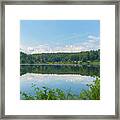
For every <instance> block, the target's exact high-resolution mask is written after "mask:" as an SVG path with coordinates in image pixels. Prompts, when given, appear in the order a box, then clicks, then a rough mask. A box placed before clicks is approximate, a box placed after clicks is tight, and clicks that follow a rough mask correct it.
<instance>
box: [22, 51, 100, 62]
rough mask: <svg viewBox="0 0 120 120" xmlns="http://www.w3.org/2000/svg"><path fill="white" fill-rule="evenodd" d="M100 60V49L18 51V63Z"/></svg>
mask: <svg viewBox="0 0 120 120" xmlns="http://www.w3.org/2000/svg"><path fill="white" fill-rule="evenodd" d="M86 62H87V63H90V62H94V63H95V62H98V63H99V62H100V49H98V50H91V51H82V52H77V53H40V54H26V53H23V52H20V64H81V63H86Z"/></svg>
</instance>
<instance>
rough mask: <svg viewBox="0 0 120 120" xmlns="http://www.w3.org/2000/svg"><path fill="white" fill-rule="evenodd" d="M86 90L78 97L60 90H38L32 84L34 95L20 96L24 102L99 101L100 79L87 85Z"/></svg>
mask: <svg viewBox="0 0 120 120" xmlns="http://www.w3.org/2000/svg"><path fill="white" fill-rule="evenodd" d="M87 86H88V87H89V89H88V90H83V91H82V92H81V93H80V95H74V94H72V93H71V92H70V91H69V92H67V93H65V92H64V91H62V90H60V89H58V88H57V89H50V88H47V87H42V89H40V88H38V87H37V86H36V85H35V84H32V88H33V89H34V91H35V95H34V96H32V95H28V94H27V93H25V92H21V96H22V98H23V99H24V100H79V99H80V100H99V99H100V79H99V78H96V80H95V81H93V84H88V85H87Z"/></svg>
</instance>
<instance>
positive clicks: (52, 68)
mask: <svg viewBox="0 0 120 120" xmlns="http://www.w3.org/2000/svg"><path fill="white" fill-rule="evenodd" d="M26 73H37V74H80V75H83V76H84V75H85V76H100V66H87V65H82V66H72V65H21V66H20V75H23V74H26Z"/></svg>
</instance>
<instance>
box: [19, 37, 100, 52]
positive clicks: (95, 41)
mask: <svg viewBox="0 0 120 120" xmlns="http://www.w3.org/2000/svg"><path fill="white" fill-rule="evenodd" d="M97 49H99V37H96V36H92V35H89V36H88V39H87V40H85V42H81V43H79V44H77V45H74V44H73V45H64V46H59V45H56V46H55V47H51V46H49V45H47V44H45V45H38V46H36V47H23V46H22V47H21V49H20V50H21V51H22V52H25V53H27V54H34V53H56V52H81V51H88V50H97Z"/></svg>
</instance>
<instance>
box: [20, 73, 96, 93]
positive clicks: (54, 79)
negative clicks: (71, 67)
mask: <svg viewBox="0 0 120 120" xmlns="http://www.w3.org/2000/svg"><path fill="white" fill-rule="evenodd" d="M20 79H21V88H20V89H21V91H25V92H26V93H30V94H34V90H33V88H32V87H31V85H32V83H33V84H36V85H37V86H38V87H39V88H41V89H42V87H43V86H45V87H48V88H52V89H53V88H59V89H61V90H63V91H64V92H68V91H71V92H72V93H74V94H76V95H79V94H80V92H81V90H83V89H88V87H87V86H86V84H88V83H91V82H92V81H93V80H94V79H95V78H93V77H90V76H81V75H72V74H69V75H67V74H65V75H57V74H53V75H51V74H34V73H27V74H24V75H22V76H21V77H20Z"/></svg>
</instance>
